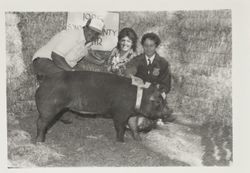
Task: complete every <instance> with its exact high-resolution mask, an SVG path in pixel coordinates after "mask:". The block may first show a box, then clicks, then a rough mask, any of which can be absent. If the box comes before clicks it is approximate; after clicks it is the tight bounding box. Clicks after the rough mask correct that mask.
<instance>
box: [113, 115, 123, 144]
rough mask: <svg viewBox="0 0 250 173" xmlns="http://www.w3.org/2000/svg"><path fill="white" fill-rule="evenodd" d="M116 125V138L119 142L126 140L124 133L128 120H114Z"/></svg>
mask: <svg viewBox="0 0 250 173" xmlns="http://www.w3.org/2000/svg"><path fill="white" fill-rule="evenodd" d="M114 126H115V130H116V139H117V141H118V142H124V134H125V128H126V121H121V120H116V119H115V120H114Z"/></svg>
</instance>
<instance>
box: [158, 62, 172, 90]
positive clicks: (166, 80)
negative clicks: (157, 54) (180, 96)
mask: <svg viewBox="0 0 250 173" xmlns="http://www.w3.org/2000/svg"><path fill="white" fill-rule="evenodd" d="M162 64H163V65H162V72H161V74H160V75H159V77H158V81H159V84H160V85H162V86H161V87H162V91H163V92H165V93H166V94H167V93H168V92H169V91H170V89H171V73H170V70H169V64H168V62H163V63H162Z"/></svg>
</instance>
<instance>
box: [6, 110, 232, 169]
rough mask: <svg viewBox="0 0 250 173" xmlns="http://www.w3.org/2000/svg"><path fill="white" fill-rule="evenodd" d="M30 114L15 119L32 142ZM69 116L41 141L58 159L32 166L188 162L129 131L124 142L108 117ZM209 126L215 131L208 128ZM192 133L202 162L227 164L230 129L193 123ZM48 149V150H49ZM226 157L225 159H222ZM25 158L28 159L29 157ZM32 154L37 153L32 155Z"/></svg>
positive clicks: (33, 132)
mask: <svg viewBox="0 0 250 173" xmlns="http://www.w3.org/2000/svg"><path fill="white" fill-rule="evenodd" d="M30 114H32V115H26V116H24V117H23V118H19V119H18V121H19V124H18V128H20V129H21V130H23V131H26V132H28V134H30V135H31V137H30V139H31V143H33V142H34V138H35V135H36V119H37V116H38V115H37V113H30ZM71 116H72V115H71ZM72 117H74V118H73V123H72V124H64V123H62V122H61V121H59V122H57V123H56V124H55V125H54V126H53V127H52V128H51V129H50V130H49V132H48V134H47V136H46V142H45V143H44V144H42V145H43V146H45V147H48V148H49V149H52V150H53V152H55V153H58V154H59V155H60V157H59V159H58V158H57V157H49V158H48V160H46V161H43V162H39V161H36V160H35V161H34V162H35V163H34V164H35V166H42V167H44V166H45V167H54V166H56V167H81V166H189V165H188V164H187V163H184V162H181V161H178V160H171V159H170V158H169V157H166V155H165V156H164V155H162V154H161V153H157V152H153V151H151V150H150V149H149V148H147V147H145V146H144V145H143V144H142V142H137V141H134V140H133V139H132V137H131V135H130V132H129V131H127V132H126V135H125V143H120V142H116V140H115V130H114V126H113V121H112V120H111V119H102V118H96V119H90V118H84V119H83V118H81V119H79V118H76V116H72ZM215 127H216V128H217V129H216V128H215ZM218 127H219V128H218ZM15 128H17V126H13V125H8V131H9V130H11V129H15ZM211 128H213V129H214V130H215V131H213V130H209V129H211ZM221 129H222V130H221ZM216 130H217V131H216ZM220 131H221V132H220ZM192 133H194V134H199V135H202V145H204V147H205V154H204V156H203V164H204V165H207V166H214V165H221V166H223V165H224V166H226V165H229V163H230V161H231V160H232V155H229V156H226V155H228V153H226V152H225V149H224V148H225V145H227V148H229V149H230V150H231V151H232V144H231V140H232V136H230V134H231V131H230V129H223V128H220V126H219V125H217V126H213V127H212V126H209V125H207V126H204V127H202V128H197V127H193V128H192ZM221 136H224V137H221ZM225 141H226V142H225ZM215 144H216V145H215ZM25 145H26V144H25ZM32 145H33V144H32ZM223 147H224V148H223ZM9 148H10V147H9ZM15 150H16V149H14V150H9V155H10V154H11V152H12V155H13V151H15ZM23 150H25V151H23ZM23 150H22V152H21V153H22V154H20V153H19V155H25V154H27V153H28V152H29V153H28V154H27V155H32V152H31V151H32V150H31V151H26V150H27V147H26V149H23ZM25 152H26V153H25ZM48 152H50V151H49V150H48ZM33 155H35V154H33ZM226 157H227V159H224V158H226ZM16 158H17V157H15V158H12V159H11V158H10V156H9V159H10V160H15V159H16ZM18 158H20V157H18ZM26 158H28V159H30V157H26ZM34 158H36V157H35V156H34ZM30 160H31V159H30ZM24 166H25V165H24Z"/></svg>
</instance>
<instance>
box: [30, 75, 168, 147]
mask: <svg viewBox="0 0 250 173" xmlns="http://www.w3.org/2000/svg"><path fill="white" fill-rule="evenodd" d="M136 95H137V87H136V86H134V85H132V84H131V79H129V78H125V77H121V76H117V75H114V74H108V73H101V72H90V71H75V72H66V71H65V72H59V73H54V74H52V75H49V76H46V77H45V78H44V79H43V81H42V82H41V84H40V86H39V88H38V89H37V91H36V94H35V100H36V106H37V110H38V112H39V118H38V120H37V137H36V142H44V141H45V135H46V132H47V130H48V129H49V128H50V127H51V126H52V125H53V124H54V123H55V122H56V121H57V120H58V119H60V117H61V116H62V115H63V114H64V113H65V112H67V111H73V112H78V113H81V114H88V115H93V116H94V115H103V117H104V118H111V119H113V122H114V127H115V130H116V137H117V141H120V142H124V133H125V129H126V125H127V123H128V119H129V118H130V117H131V116H135V115H140V116H141V115H143V116H145V117H147V118H149V119H157V118H159V117H160V116H161V111H162V108H163V106H162V97H161V94H160V92H159V90H158V89H157V87H156V86H154V85H151V86H150V87H149V88H147V89H144V91H143V97H142V101H141V106H140V109H139V110H135V103H136ZM128 125H129V127H130V129H131V131H132V136H133V138H134V139H135V140H139V139H140V136H139V134H138V131H137V126H136V124H135V123H134V122H132V123H128Z"/></svg>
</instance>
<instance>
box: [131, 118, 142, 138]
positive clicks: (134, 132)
mask: <svg viewBox="0 0 250 173" xmlns="http://www.w3.org/2000/svg"><path fill="white" fill-rule="evenodd" d="M137 125H138V116H133V117H130V118H129V119H128V126H129V128H130V130H131V133H132V137H133V139H134V140H136V141H140V140H141V137H140V135H139V133H138V129H137Z"/></svg>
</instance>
